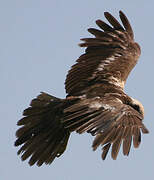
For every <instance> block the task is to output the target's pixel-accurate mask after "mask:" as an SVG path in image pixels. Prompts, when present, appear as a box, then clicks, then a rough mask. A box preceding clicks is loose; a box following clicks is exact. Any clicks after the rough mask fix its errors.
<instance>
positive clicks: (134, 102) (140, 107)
mask: <svg viewBox="0 0 154 180" xmlns="http://www.w3.org/2000/svg"><path fill="white" fill-rule="evenodd" d="M131 100H132V101H131V106H132V107H133V108H134V109H135V110H136V111H138V112H139V113H140V114H141V115H142V116H143V117H144V107H143V105H142V104H141V102H140V101H138V100H137V99H134V98H131Z"/></svg>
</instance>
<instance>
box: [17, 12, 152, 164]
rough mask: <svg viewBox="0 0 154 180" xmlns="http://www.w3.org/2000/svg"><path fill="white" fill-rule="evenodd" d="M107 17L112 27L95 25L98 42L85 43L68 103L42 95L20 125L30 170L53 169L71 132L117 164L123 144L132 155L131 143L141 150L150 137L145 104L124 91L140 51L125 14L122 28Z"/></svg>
mask: <svg viewBox="0 0 154 180" xmlns="http://www.w3.org/2000/svg"><path fill="white" fill-rule="evenodd" d="M104 16H105V18H106V19H107V21H108V22H109V23H108V24H107V23H105V22H104V21H102V20H97V21H96V24H97V26H98V27H99V29H95V28H90V29H88V31H89V33H91V34H92V35H93V36H94V37H91V38H83V39H81V40H82V43H81V44H80V46H81V47H85V48H86V49H85V53H84V54H83V55H81V56H80V57H79V58H78V59H77V60H76V64H75V65H73V66H72V68H71V69H70V70H69V72H68V75H67V77H66V81H65V89H66V93H67V96H66V98H65V99H60V98H57V97H54V96H51V95H49V94H47V93H44V92H42V93H41V94H40V95H38V96H37V97H36V98H35V99H33V100H32V101H31V103H30V107H28V108H27V109H25V110H24V112H23V116H24V117H23V118H22V119H20V120H19V121H18V123H17V125H18V126H21V127H20V128H19V129H18V130H17V132H16V137H17V140H16V141H15V146H19V145H21V148H20V149H19V151H18V154H21V158H22V160H26V159H27V158H29V164H30V165H34V164H37V165H38V166H41V165H42V164H43V163H45V164H51V163H52V162H53V160H54V159H55V158H56V157H59V156H61V155H62V154H63V153H64V151H65V149H66V146H67V143H68V140H69V137H70V134H71V133H72V132H73V131H76V132H77V133H79V134H82V133H85V132H87V133H90V134H91V135H92V136H95V139H94V141H93V144H92V148H93V150H96V149H97V147H99V146H101V147H102V159H103V160H104V159H105V158H106V156H107V154H108V151H109V149H111V156H112V158H113V159H116V158H117V155H118V152H119V149H120V147H121V144H122V146H123V154H124V155H127V156H128V155H129V152H130V147H131V143H133V145H134V147H135V148H138V147H139V145H140V142H141V132H142V133H148V132H149V131H148V129H147V128H146V127H145V125H144V124H143V118H144V108H143V105H142V104H141V103H140V102H139V101H138V100H136V99H134V98H132V97H130V96H128V95H127V94H126V93H125V92H124V86H125V83H126V80H127V77H128V75H129V73H130V72H131V70H132V69H133V68H134V66H135V65H136V63H137V61H138V58H139V56H140V53H141V50H140V46H139V45H138V44H137V43H136V42H135V41H134V33H133V30H132V27H131V25H130V23H129V21H128V19H127V17H126V16H125V14H124V13H123V12H122V11H119V16H120V19H121V22H122V23H121V24H120V23H119V22H118V21H117V20H116V19H115V18H114V17H113V16H112V15H111V14H110V13H109V12H105V13H104Z"/></svg>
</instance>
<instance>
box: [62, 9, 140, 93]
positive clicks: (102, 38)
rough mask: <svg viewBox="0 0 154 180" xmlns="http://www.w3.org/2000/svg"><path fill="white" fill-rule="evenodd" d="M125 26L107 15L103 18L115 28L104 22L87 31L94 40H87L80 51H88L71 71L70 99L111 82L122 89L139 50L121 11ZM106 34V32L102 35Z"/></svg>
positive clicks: (67, 84)
mask: <svg viewBox="0 0 154 180" xmlns="http://www.w3.org/2000/svg"><path fill="white" fill-rule="evenodd" d="M119 14H120V19H121V21H122V24H123V26H122V25H121V24H120V23H119V22H118V21H117V20H116V19H115V18H114V17H113V16H112V15H111V14H110V13H108V12H105V13H104V15H105V17H106V19H107V20H108V21H109V23H110V24H111V25H112V26H109V25H108V24H106V23H105V22H103V21H101V20H97V21H96V24H97V25H98V26H99V27H100V28H101V30H97V29H94V28H90V29H88V31H89V32H90V33H91V34H93V35H94V36H95V37H94V38H84V39H81V40H82V41H84V42H83V43H81V44H80V46H81V47H87V48H86V50H85V54H83V55H81V56H80V57H79V58H78V59H77V63H76V64H75V65H73V66H72V68H71V70H70V71H69V73H68V75H67V78H66V81H65V85H66V87H65V88H66V92H67V93H68V94H69V95H79V94H83V93H82V91H83V90H85V89H86V88H87V87H89V86H91V85H93V84H96V83H102V82H108V83H110V84H114V85H115V86H119V87H121V88H122V89H123V86H124V84H125V81H126V79H127V77H128V75H129V73H130V71H131V70H132V68H133V67H134V66H135V64H136V63H137V60H138V57H139V55H140V47H139V45H138V44H137V43H135V42H134V35H133V31H132V28H131V26H130V23H129V21H128V19H127V17H126V16H125V15H124V14H123V13H122V12H121V11H120V12H119ZM102 30H103V31H102Z"/></svg>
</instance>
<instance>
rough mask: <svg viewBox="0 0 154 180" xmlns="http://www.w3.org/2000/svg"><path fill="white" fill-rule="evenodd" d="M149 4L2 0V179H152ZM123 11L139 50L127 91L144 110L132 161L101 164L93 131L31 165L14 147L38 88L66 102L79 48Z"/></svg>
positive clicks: (153, 35) (153, 73) (153, 79)
mask: <svg viewBox="0 0 154 180" xmlns="http://www.w3.org/2000/svg"><path fill="white" fill-rule="evenodd" d="M153 7H154V1H153V0H148V1H146V0H140V1H139V0H136V1H133V0H132V1H131V0H129V1H124V0H116V1H115V0H77V1H73V0H65V1H64V0H61V1H60V0H0V82H1V94H0V101H1V102H0V106H1V107H0V114H1V117H0V118H1V127H0V142H1V145H0V180H10V179H12V180H21V179H22V180H31V179H37V180H47V179H50V180H94V179H95V180H98V179H102V180H103V179H104V180H106V179H107V180H111V179H118V180H123V179H125V180H130V179H133V180H134V179H139V180H145V179H148V180H152V179H153V177H154V132H153V130H154V119H153V112H154V102H153V100H154V44H153V41H154V10H153ZM119 10H122V11H124V13H125V14H126V15H127V17H128V19H129V20H130V22H131V24H132V27H133V29H134V33H135V39H136V41H137V42H138V43H139V44H140V45H141V48H142V55H141V57H140V61H139V63H138V64H137V66H136V67H135V69H134V70H133V72H132V73H131V75H130V76H129V79H128V81H127V85H126V88H125V90H126V92H127V93H128V94H129V95H130V96H133V97H134V98H136V99H139V100H140V101H141V102H142V103H143V105H144V107H145V119H144V122H145V125H146V126H147V128H148V129H149V131H150V134H149V135H144V136H142V143H141V145H140V148H139V149H134V148H132V149H131V152H130V155H129V157H125V156H123V155H122V153H121V151H120V153H119V156H118V158H117V160H116V161H114V160H112V159H111V156H110V154H109V155H108V157H107V159H106V160H105V161H102V160H101V148H99V150H97V151H96V152H93V151H92V148H91V145H92V141H93V137H92V136H91V135H90V134H84V135H78V134H76V133H73V134H72V136H71V138H70V141H69V144H68V148H67V150H66V152H65V153H64V154H63V155H62V156H61V157H60V158H57V159H55V161H54V162H53V163H52V164H51V165H50V166H49V165H43V166H42V167H37V166H33V167H30V166H29V165H28V161H25V162H22V161H21V159H20V157H19V156H17V154H16V153H17V150H18V149H19V148H16V147H14V141H15V139H16V138H15V131H16V130H17V126H16V123H17V120H19V119H20V118H21V117H22V111H23V110H24V109H25V108H26V107H28V105H29V102H30V101H31V99H32V98H34V97H36V96H37V95H38V94H39V92H40V91H44V92H47V93H50V94H52V95H54V96H57V97H61V98H64V97H65V95H66V94H65V90H64V80H65V76H66V74H67V71H68V70H69V69H70V67H71V65H73V64H74V62H75V60H76V59H77V58H78V57H79V56H80V55H81V54H82V53H83V52H84V49H82V48H80V47H78V46H77V44H78V43H79V42H80V41H79V40H80V38H83V37H89V36H90V35H89V34H88V32H87V28H89V27H96V25H95V20H96V19H103V20H104V19H105V18H104V16H103V12H104V11H109V12H111V13H112V14H113V15H114V16H115V17H116V18H118V11H119Z"/></svg>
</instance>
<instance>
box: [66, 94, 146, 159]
mask: <svg viewBox="0 0 154 180" xmlns="http://www.w3.org/2000/svg"><path fill="white" fill-rule="evenodd" d="M64 113H65V116H64V120H63V123H64V126H65V128H66V129H68V130H70V131H76V132H78V133H84V132H88V133H91V134H92V135H94V136H95V135H96V138H95V140H94V142H93V149H94V150H96V149H97V147H98V146H99V145H101V146H102V150H103V153H102V158H103V159H105V158H106V155H107V153H108V151H109V148H110V147H111V146H112V158H113V159H116V158H117V155H118V152H119V149H120V146H121V143H122V141H123V154H124V155H128V154H129V151H130V147H131V142H132V138H133V144H134V147H135V148H137V147H138V146H139V144H140V142H141V132H140V131H141V130H142V133H148V130H147V129H146V127H145V126H144V124H143V123H142V120H143V116H142V115H141V114H140V113H139V112H138V111H136V110H135V109H133V108H132V107H131V106H129V105H126V104H123V102H122V101H121V100H120V99H118V98H115V97H112V96H111V94H106V96H105V97H104V98H99V97H95V98H91V99H83V100H81V101H79V102H78V103H76V104H74V105H72V106H70V107H69V108H66V109H65V110H64Z"/></svg>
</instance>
